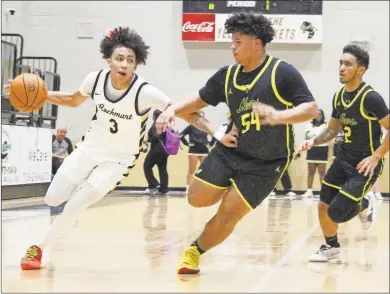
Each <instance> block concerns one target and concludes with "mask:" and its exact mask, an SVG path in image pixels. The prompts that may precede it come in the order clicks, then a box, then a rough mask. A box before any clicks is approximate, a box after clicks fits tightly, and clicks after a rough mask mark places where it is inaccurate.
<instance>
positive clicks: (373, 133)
mask: <svg viewBox="0 0 390 294" xmlns="http://www.w3.org/2000/svg"><path fill="white" fill-rule="evenodd" d="M371 92H374V89H373V88H372V87H371V86H369V85H368V84H365V83H362V84H361V86H360V88H359V89H358V91H357V93H356V94H355V95H354V96H352V97H349V99H348V98H347V97H346V96H347V93H346V92H345V87H342V88H341V89H340V90H339V91H338V92H337V93H336V94H335V96H334V99H333V108H334V109H333V111H335V112H336V114H337V116H336V117H337V118H338V119H339V120H340V122H341V124H342V129H343V133H344V140H343V142H342V144H341V148H342V149H343V150H344V151H345V152H346V153H347V154H349V155H352V156H353V157H357V158H364V157H367V156H370V155H372V154H373V153H374V151H375V150H376V149H377V148H378V147H379V145H380V144H381V136H382V130H381V126H380V124H379V122H378V119H377V118H376V117H374V116H373V115H372V114H370V113H367V111H366V110H365V108H364V101H365V99H366V97H367V95H368V94H369V93H371ZM348 94H349V93H348Z"/></svg>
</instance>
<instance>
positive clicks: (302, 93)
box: [276, 61, 315, 106]
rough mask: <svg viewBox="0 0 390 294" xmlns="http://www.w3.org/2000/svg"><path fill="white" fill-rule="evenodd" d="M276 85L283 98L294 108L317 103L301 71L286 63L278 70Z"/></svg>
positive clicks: (280, 65)
mask: <svg viewBox="0 0 390 294" xmlns="http://www.w3.org/2000/svg"><path fill="white" fill-rule="evenodd" d="M276 85H277V88H278V91H279V94H280V95H281V96H282V98H283V99H285V100H286V101H289V102H291V103H292V104H293V105H294V106H297V105H299V104H302V103H306V102H313V101H315V100H314V97H313V95H312V94H311V92H310V90H309V88H308V87H307V84H306V82H305V80H304V79H303V77H302V75H301V74H300V73H299V71H298V70H296V68H295V67H294V66H292V65H291V64H288V63H286V62H284V61H282V62H281V63H280V64H279V67H278V68H277V71H276Z"/></svg>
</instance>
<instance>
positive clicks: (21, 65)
mask: <svg viewBox="0 0 390 294" xmlns="http://www.w3.org/2000/svg"><path fill="white" fill-rule="evenodd" d="M23 49H24V39H23V36H22V35H20V34H1V56H2V72H1V81H2V83H3V85H5V84H7V83H8V80H9V79H13V78H15V77H16V76H18V75H20V74H22V73H32V74H36V75H38V76H40V77H41V78H42V79H43V80H44V81H45V83H46V85H47V89H48V90H51V91H58V90H59V89H60V83H61V77H60V75H59V74H58V73H57V60H56V59H55V58H54V57H50V56H25V55H24V52H23ZM57 114H58V106H56V105H53V104H51V103H48V102H47V103H45V105H44V107H43V108H41V109H40V110H37V111H35V112H33V113H23V112H20V111H18V110H17V109H15V108H14V107H13V106H12V104H11V103H10V100H9V91H8V90H7V89H4V88H3V87H2V92H1V124H2V133H6V132H8V133H10V132H11V133H15V134H17V133H18V132H19V131H20V128H19V129H16V128H13V127H14V126H24V127H28V129H25V130H24V132H27V134H28V136H27V138H26V140H36V141H37V142H38V140H39V139H40V140H42V138H45V139H44V141H43V142H40V143H39V144H41V145H44V148H43V149H45V150H46V149H48V148H49V146H48V145H50V146H51V142H46V141H48V140H47V137H48V133H50V134H51V133H52V129H55V128H56V121H57ZM39 129H46V131H43V130H39ZM47 129H50V131H49V130H47ZM42 131H43V132H42ZM43 133H44V134H45V135H44V136H42V134H43ZM30 134H31V135H30ZM39 134H41V135H39ZM7 136H9V134H7ZM14 137H16V136H14ZM18 140H19V139H18ZM18 140H15V138H14V139H13V144H14V145H15V144H21V142H19V141H18ZM3 141H4V140H2V180H3V181H2V196H3V199H10V198H20V197H31V196H41V195H44V193H45V191H46V189H47V187H48V184H49V182H46V180H43V181H42V180H34V176H35V177H36V173H35V174H34V172H35V170H34V167H32V168H31V170H29V171H23V172H24V173H23V174H21V171H20V170H21V168H19V172H18V173H19V174H17V175H13V176H14V178H15V179H14V180H13V181H12V180H10V182H9V183H8V184H7V181H6V180H5V178H4V177H5V175H3V173H6V171H7V168H9V167H7V164H8V165H10V160H8V162H7V161H6V160H5V159H4V160H3V151H7V148H9V150H8V153H10V154H11V152H13V153H15V148H13V149H14V151H11V150H12V149H11V147H7V146H8V145H10V144H11V143H10V142H5V141H4V142H3ZM37 144H38V143H37ZM26 148H27V147H26ZM26 148H25V149H20V150H18V152H19V153H21V154H12V156H13V158H14V160H15V157H18V156H19V157H20V158H22V155H26V154H27V153H28V154H29V156H30V154H31V152H35V153H37V152H38V153H39V152H42V146H38V145H37V146H36V148H35V151H31V150H27V149H26ZM50 148H51V147H50ZM3 149H4V150H3ZM30 149H31V148H30ZM35 153H34V154H35ZM26 156H27V155H26ZM9 157H11V156H9ZM49 159H50V161H51V151H50V158H49ZM18 164H23V162H17V163H13V165H14V166H15V168H14V166H12V167H13V168H9V170H18ZM46 169H47V167H45V170H46ZM41 172H42V173H44V171H41ZM28 173H30V174H28ZM26 174H28V175H27V176H26ZM36 178H37V177H36ZM9 179H10V178H9Z"/></svg>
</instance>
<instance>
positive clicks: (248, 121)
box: [241, 111, 260, 134]
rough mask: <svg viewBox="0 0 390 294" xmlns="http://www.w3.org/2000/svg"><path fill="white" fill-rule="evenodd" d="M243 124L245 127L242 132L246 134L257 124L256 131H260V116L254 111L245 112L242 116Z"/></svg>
mask: <svg viewBox="0 0 390 294" xmlns="http://www.w3.org/2000/svg"><path fill="white" fill-rule="evenodd" d="M241 124H242V126H243V127H244V128H243V129H242V131H241V133H243V134H245V133H246V132H247V131H249V128H250V127H251V125H256V131H260V121H259V118H258V117H257V116H256V115H255V113H254V112H253V111H252V112H250V113H245V114H243V115H242V116H241Z"/></svg>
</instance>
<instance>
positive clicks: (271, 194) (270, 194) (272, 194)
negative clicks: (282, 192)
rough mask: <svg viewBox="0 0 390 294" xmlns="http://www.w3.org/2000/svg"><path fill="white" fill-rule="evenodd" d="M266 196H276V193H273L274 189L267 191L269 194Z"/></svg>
mask: <svg viewBox="0 0 390 294" xmlns="http://www.w3.org/2000/svg"><path fill="white" fill-rule="evenodd" d="M268 196H276V193H275V191H272V192H271V193H269V195H268Z"/></svg>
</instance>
